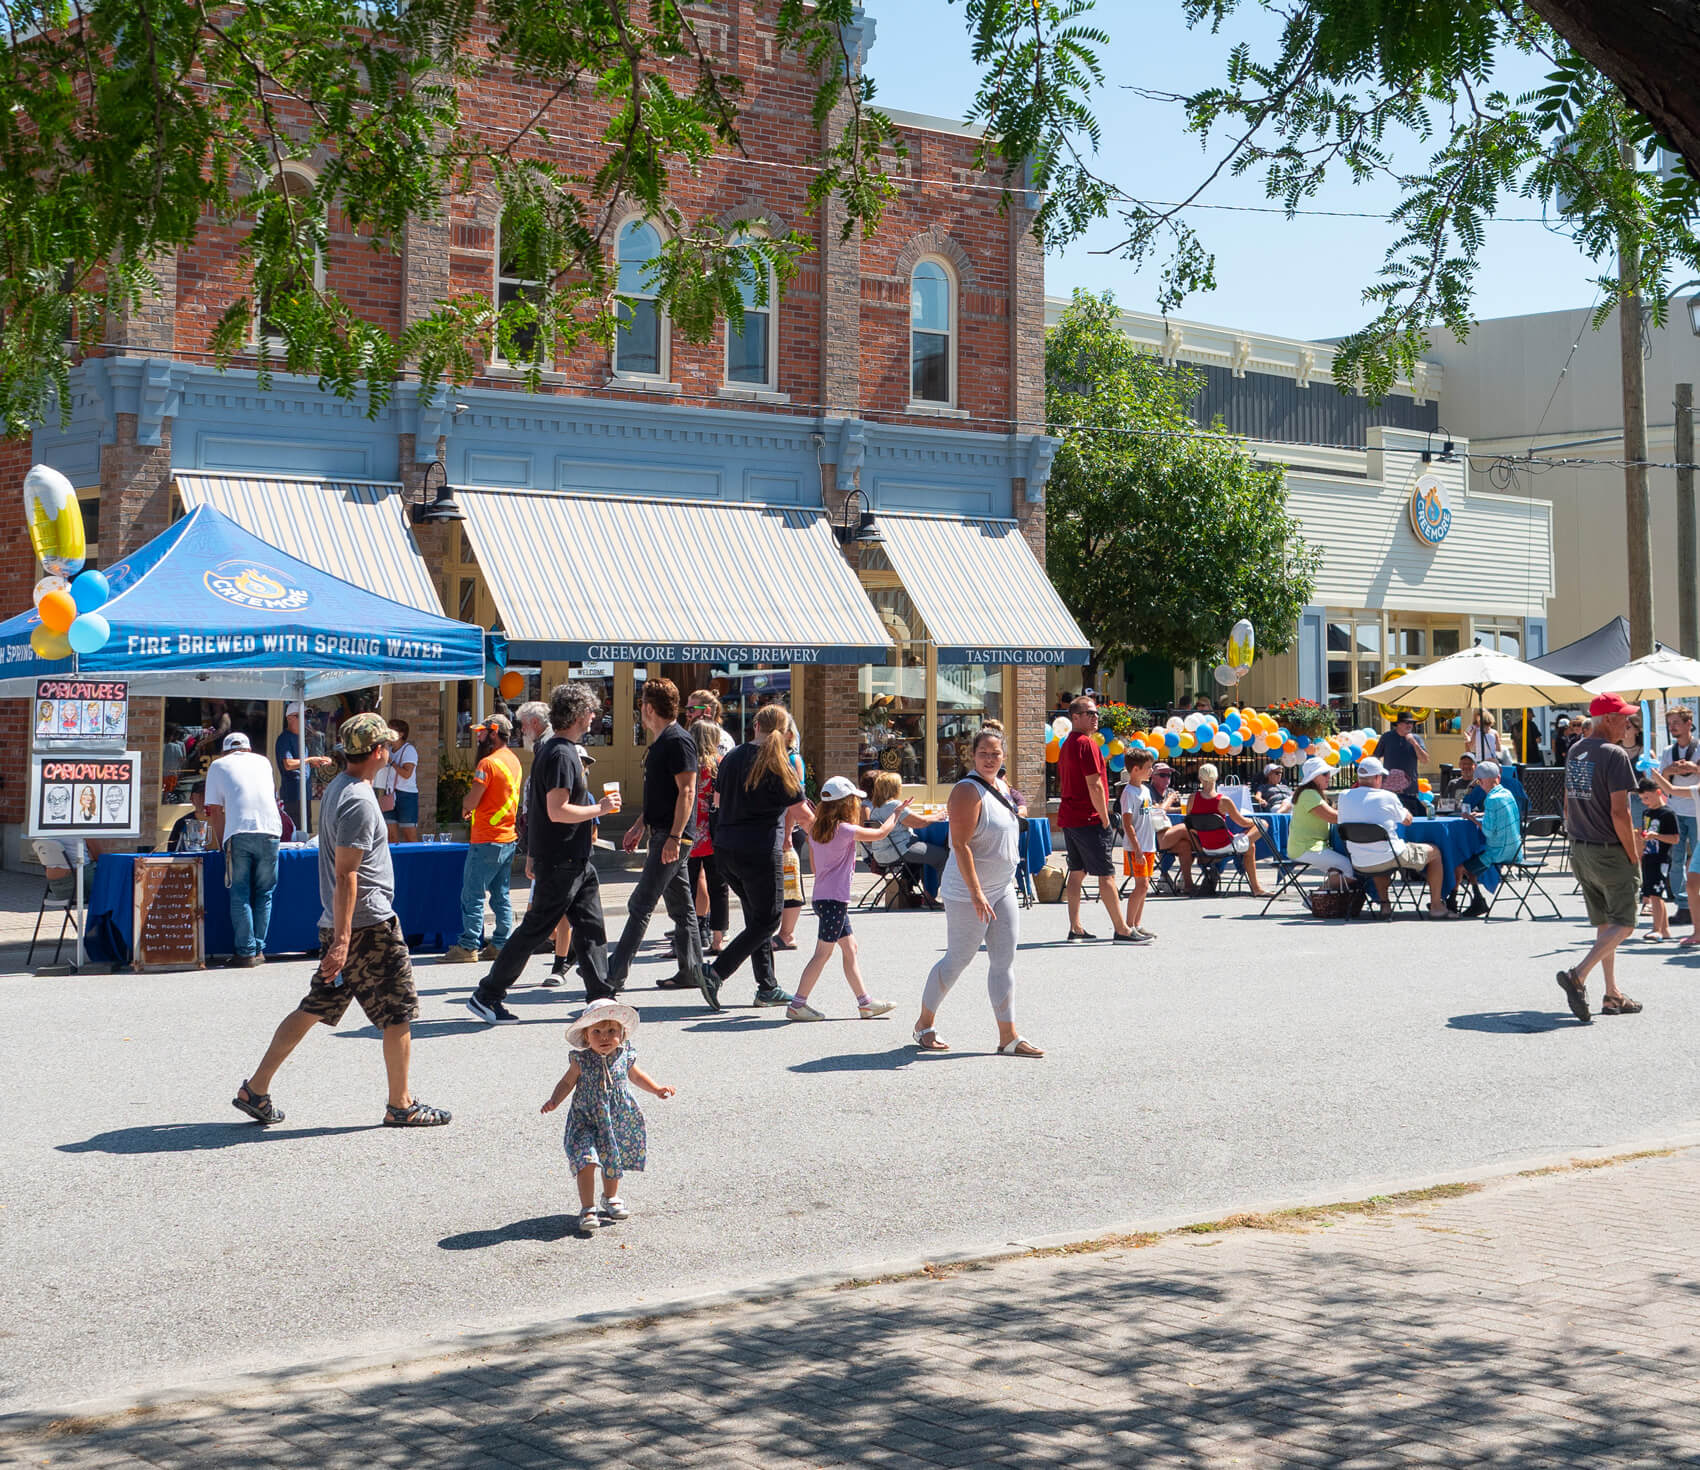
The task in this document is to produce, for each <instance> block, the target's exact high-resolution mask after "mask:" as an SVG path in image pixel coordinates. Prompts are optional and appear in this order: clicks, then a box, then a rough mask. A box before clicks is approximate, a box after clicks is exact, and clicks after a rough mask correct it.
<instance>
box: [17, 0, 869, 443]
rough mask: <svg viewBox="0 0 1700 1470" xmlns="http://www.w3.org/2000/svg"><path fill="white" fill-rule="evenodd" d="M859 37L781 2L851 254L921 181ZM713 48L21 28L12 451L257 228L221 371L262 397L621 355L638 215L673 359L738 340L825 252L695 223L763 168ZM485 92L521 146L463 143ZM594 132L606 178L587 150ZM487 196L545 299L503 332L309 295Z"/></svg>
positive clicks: (697, 38) (468, 34) (230, 20)
mask: <svg viewBox="0 0 1700 1470" xmlns="http://www.w3.org/2000/svg"><path fill="white" fill-rule="evenodd" d="M853 10H854V5H853V0H813V3H805V0H771V14H772V15H773V17H774V19H775V21H776V24H777V29H778V38H779V45H780V47H781V48H783V49H784V50H785V51H787V52H789V53H790V54H791V55H793V56H795V57H801V58H802V59H803V60H804V61H805V62H806V64H807V65H808V66H809V67H810V68H812V69H813V74H814V75H816V76H818V77H819V78H820V81H819V85H818V88H817V92H816V97H815V110H816V115H817V118H826V117H827V116H829V115H831V116H832V117H834V118H839V117H842V118H843V119H844V120H845V121H844V126H843V127H842V128H839V129H837V130H836V132H835V133H834V135H833V138H832V141H831V143H830V145H829V146H828V147H827V148H826V149H825V150H824V151H823V153H822V155H821V157H820V158H819V159H818V160H817V164H818V173H817V176H816V178H815V179H814V180H813V183H812V188H811V198H812V201H813V203H814V204H815V205H816V206H818V205H820V204H822V203H824V202H825V201H826V200H827V199H828V198H830V197H837V198H838V199H839V200H840V201H841V202H842V205H843V209H844V228H845V230H846V232H848V231H849V230H850V229H852V228H861V229H864V230H871V229H872V228H873V227H874V226H875V225H876V224H877V223H878V220H879V217H880V213H881V211H882V209H883V207H884V204H885V202H886V200H887V199H888V198H889V197H890V196H891V194H892V192H893V186H892V184H891V181H890V179H889V177H888V175H887V173H886V171H885V164H884V163H883V162H882V157H881V155H882V150H883V151H884V153H885V155H886V157H888V158H889V157H891V156H893V155H898V154H901V152H902V147H901V140H899V139H897V138H896V137H895V135H894V133H893V130H892V128H891V125H890V123H889V121H888V120H887V119H886V118H885V117H884V116H883V114H881V113H879V112H877V111H875V110H874V108H873V107H872V105H871V104H872V98H873V84H872V82H871V81H869V80H868V79H867V78H866V77H864V76H862V75H860V73H859V72H858V70H857V68H856V66H855V65H854V64H853V62H854V58H852V57H851V56H850V54H849V51H848V48H847V43H846V39H845V32H844V29H843V28H844V26H845V25H846V24H847V23H849V22H850V21H851V20H852V18H853ZM700 23H701V16H700V11H699V9H698V7H695V6H687V5H685V4H683V3H682V0H641V3H639V0H245V3H243V4H241V5H238V6H223V5H215V4H209V3H207V0H6V3H5V4H4V5H0V24H4V25H5V26H6V27H7V31H8V34H7V36H6V37H5V40H6V42H7V44H5V45H3V46H0V266H3V269H0V432H4V433H6V434H15V433H19V432H23V431H25V430H26V429H27V427H28V426H29V425H30V424H32V423H34V422H37V421H39V420H41V419H42V418H43V417H44V416H46V415H48V414H49V413H51V412H53V411H54V410H55V409H57V411H58V412H59V413H60V414H61V415H63V414H64V413H65V412H67V411H68V404H69V394H68V392H67V391H66V387H67V382H68V379H67V372H68V369H69V367H70V365H71V364H72V362H73V361H74V360H75V355H76V354H77V353H79V352H87V351H89V350H92V349H93V348H95V347H96V346H97V344H99V343H100V342H101V341H102V340H103V338H104V335H105V329H106V322H107V318H108V317H109V316H112V315H114V314H117V313H121V312H123V311H125V310H129V309H132V308H135V307H138V306H140V305H141V304H142V303H143V302H144V301H145V299H146V297H147V295H148V294H149V292H150V290H151V289H152V288H153V286H154V284H155V282H154V276H153V273H152V271H151V269H150V263H151V262H153V261H155V260H157V259H159V258H161V257H162V256H165V255H168V254H170V253H171V252H172V251H175V250H178V249H181V248H183V247H186V246H189V245H191V244H193V243H194V242H195V240H196V239H197V237H198V236H199V235H200V233H201V232H202V231H203V230H204V229H205V228H206V227H207V226H208V225H209V224H213V225H229V226H235V227H237V228H238V229H239V231H240V232H241V235H242V238H243V252H244V255H243V260H244V266H243V271H244V287H245V289H244V290H243V292H242V293H241V296H240V299H238V300H236V301H234V302H233V303H232V304H231V306H230V308H229V309H228V310H227V311H226V312H225V313H224V314H223V316H222V317H221V318H220V319H219V321H218V322H217V323H216V324H215V326H214V328H213V330H212V333H211V338H210V341H209V342H208V343H207V344H206V345H207V348H208V350H209V351H210V352H211V353H212V354H213V356H214V357H215V359H216V360H217V361H219V362H220V363H221V364H222V363H224V362H227V361H228V360H229V359H230V358H231V357H233V356H236V355H239V354H247V353H253V354H255V355H256V356H257V357H258V359H259V364H260V371H261V375H262V379H263V378H264V377H266V376H267V375H269V373H270V372H271V371H273V370H275V369H277V368H280V367H282V368H287V369H288V370H289V371H291V372H296V373H307V374H312V375H315V376H317V377H318V378H319V379H320V381H321V382H322V384H323V385H324V386H325V387H327V388H329V389H331V390H333V391H335V392H337V393H339V394H342V395H345V396H352V395H353V394H355V392H356V391H357V390H359V389H361V388H362V387H363V388H364V389H365V390H366V391H367V393H368V395H369V402H370V405H371V407H372V409H373V411H376V409H377V408H378V407H379V406H381V405H382V403H383V402H384V401H385V400H386V398H387V396H388V394H389V392H390V390H391V386H392V384H393V383H394V381H395V379H396V378H397V376H398V375H399V374H400V373H402V372H403V371H409V372H412V373H415V374H416V375H417V376H418V377H419V379H420V380H421V383H422V386H423V387H424V388H426V389H429V388H431V387H432V386H433V385H434V384H435V383H436V382H437V381H438V380H440V379H444V378H447V379H449V380H450V381H453V382H461V381H464V380H465V379H467V378H468V377H470V376H472V375H473V373H474V372H476V371H477V370H478V368H479V366H480V364H481V362H482V361H483V359H484V357H485V355H486V354H487V352H488V348H489V346H490V344H491V342H492V340H494V341H495V342H496V343H498V344H499V346H500V349H501V352H502V355H503V357H504V358H505V359H506V360H507V361H509V362H511V363H514V364H516V365H517V366H519V367H521V368H522V369H523V370H524V371H525V372H526V374H527V377H528V380H529V382H530V384H531V386H533V387H535V386H536V385H537V384H538V382H539V381H540V378H541V373H542V372H543V370H545V369H546V368H549V367H551V366H553V364H554V362H555V359H556V357H557V355H561V354H566V353H570V352H572V351H573V350H574V348H575V347H577V346H579V345H580V344H582V343H584V342H586V341H602V342H609V341H612V336H613V332H614V331H615V330H616V327H615V320H616V315H615V314H616V305H615V299H614V291H615V282H616V272H615V270H614V264H613V260H612V258H611V257H612V253H613V248H614V231H615V229H616V228H617V226H618V224H619V223H620V221H621V220H622V219H623V218H624V217H625V216H626V215H627V214H628V213H631V212H640V213H644V214H646V215H648V216H649V217H650V218H652V219H653V220H654V221H655V222H656V223H657V224H658V225H659V226H660V227H661V229H662V233H663V235H664V236H665V237H666V245H665V248H664V251H663V254H662V257H661V259H660V260H659V261H658V262H657V263H656V267H655V270H654V285H655V289H656V291H657V294H658V296H659V297H660V298H661V300H662V301H663V303H664V304H665V305H666V307H667V309H668V310H669V312H670V313H671V316H672V320H673V322H674V325H675V328H676V330H678V331H679V332H680V333H681V334H682V335H683V336H684V337H685V338H686V339H687V340H689V341H693V342H701V341H706V340H708V338H709V337H710V336H711V335H712V333H713V331H714V328H715V324H716V323H717V321H718V320H719V319H720V318H722V317H726V318H729V319H731V320H732V321H733V322H734V323H740V322H741V321H742V302H741V295H740V285H741V281H742V279H743V277H744V275H745V273H746V272H747V271H748V270H749V269H750V265H749V260H750V257H751V256H755V257H759V258H760V260H761V261H762V262H765V264H767V265H769V266H771V267H772V269H773V271H774V275H775V278H776V280H777V282H778V284H779V286H780V288H781V289H783V287H784V285H785V283H786V282H787V281H788V280H789V279H790V278H791V276H792V275H793V274H794V272H795V269H796V260H797V257H798V255H799V254H800V253H801V252H802V251H804V250H806V249H807V248H808V241H807V240H806V239H805V238H804V237H802V236H800V235H791V236H788V237H786V238H782V239H772V240H769V239H765V238H762V239H752V240H748V241H743V240H740V239H739V238H738V236H737V233H736V231H729V230H727V229H725V228H723V227H722V226H721V225H720V224H719V223H718V222H716V221H713V220H708V219H700V218H693V217H690V216H689V215H688V214H687V213H686V211H685V210H684V209H683V208H681V207H680V206H679V204H678V203H677V202H676V200H675V196H674V188H673V185H674V181H675V179H676V178H681V177H687V178H688V177H690V176H692V175H694V174H696V173H697V172H698V171H700V169H701V168H702V166H703V165H704V164H705V163H706V162H707V161H708V160H709V158H710V157H712V156H713V155H714V154H715V153H717V152H726V151H737V150H738V149H739V148H740V147H741V142H740V138H739V132H738V126H739V114H738V105H737V104H738V91H739V85H738V81H739V79H738V78H737V77H736V76H735V75H733V74H732V73H731V71H730V69H729V67H728V66H727V65H726V64H724V63H723V62H722V61H721V60H720V58H719V54H718V52H717V51H716V50H715V48H714V47H713V46H711V45H710V44H709V40H708V39H707V38H705V36H704V35H703V34H702V33H701V32H700V30H699V26H700ZM485 71H488V72H490V73H491V74H493V75H494V76H496V77H498V78H505V77H506V76H507V75H508V74H511V75H512V77H513V79H514V80H515V81H516V82H517V84H518V88H519V92H518V95H521V96H530V97H532V98H534V99H535V102H536V108H535V112H534V113H533V114H532V115H531V116H530V117H528V118H526V119H524V120H523V121H522V123H521V124H520V125H519V126H518V127H517V128H514V127H512V126H508V125H505V124H498V123H497V122H496V121H495V120H494V119H492V118H480V117H474V116H471V115H469V112H468V110H467V108H466V106H465V103H464V100H463V96H464V94H465V93H466V92H467V91H468V89H470V87H471V86H472V85H473V84H474V83H475V82H476V81H477V79H478V77H479V75H480V74H481V73H482V72H485ZM556 128H558V129H560V131H561V133H562V134H563V137H562V138H561V139H559V140H557V138H556V137H555V136H554V134H553V132H552V129H556ZM589 129H594V130H597V136H596V141H597V142H598V143H599V144H600V152H599V155H598V157H597V159H596V162H595V165H594V167H592V168H590V169H589V171H588V172H586V171H582V170H580V169H579V168H577V167H576V166H569V164H568V163H567V162H565V161H564V160H565V159H566V158H567V156H568V154H567V149H566V146H565V145H566V144H568V143H579V142H582V141H583V138H582V137H580V136H578V133H579V132H582V131H583V130H589ZM573 130H576V131H573ZM292 161H294V162H299V163H309V162H310V164H311V166H312V169H313V171H314V173H315V174H316V178H315V180H314V182H313V184H312V187H311V188H310V189H308V190H306V191H305V192H302V193H283V192H280V191H278V190H277V189H275V188H274V186H273V181H274V180H275V179H276V177H277V175H278V174H279V171H280V170H281V169H282V167H283V166H284V165H285V164H287V163H290V162H292ZM488 189H493V190H494V191H495V192H496V194H497V195H498V196H499V197H500V200H501V203H502V207H503V213H504V219H505V222H506V225H507V229H508V232H509V238H510V239H512V240H518V241H520V242H521V251H522V254H523V256H524V258H525V259H526V261H527V263H528V266H529V267H530V268H531V269H532V270H534V271H535V279H537V280H539V281H540V282H542V285H541V286H540V287H539V288H538V289H537V290H536V291H535V292H532V293H529V294H528V295H526V296H524V297H521V298H520V299H517V300H515V301H513V302H510V303H509V304H508V305H507V306H506V307H504V308H503V309H502V310H501V311H500V312H498V311H497V309H496V307H495V305H494V304H493V303H492V301H491V300H490V297H489V295H488V293H482V292H481V293H476V294H471V295H466V296H459V297H453V298H448V299H444V300H440V301H437V302H435V303H433V304H431V306H430V308H429V309H428V310H426V311H425V312H423V313H422V314H421V315H420V316H419V317H418V319H416V320H412V321H409V322H408V323H407V324H406V325H405V326H404V327H403V329H402V330H401V331H400V332H399V333H392V332H390V331H388V330H385V329H384V328H381V327H378V326H374V325H373V324H371V323H369V322H366V321H364V320H362V318H361V317H360V315H359V314H358V312H357V311H356V310H355V308H354V306H353V304H351V303H350V302H349V301H346V300H344V299H343V298H342V297H341V296H340V295H339V294H338V293H337V291H336V290H334V289H332V288H329V287H323V286H319V285H317V284H316V283H315V281H314V271H313V265H314V260H315V254H316V252H317V251H319V250H320V249H322V247H323V245H324V244H325V242H326V241H327V239H328V238H329V236H330V233H331V230H332V227H333V222H334V223H335V226H336V228H337V229H339V230H342V229H346V230H352V231H353V232H355V233H356V234H357V235H358V236H359V237H360V238H361V239H363V240H364V241H366V242H367V244H368V245H369V247H370V248H371V249H372V250H373V251H374V252H378V253H394V252H396V251H398V250H399V249H400V248H401V244H402V241H403V239H404V236H405V231H406V227H407V225H408V223H409V221H414V220H441V219H444V218H446V217H447V216H448V214H449V211H450V208H451V205H452V203H453V201H454V199H455V198H456V196H460V195H465V194H468V193H471V192H473V191H482V190H488ZM756 274H757V276H758V278H759V279H761V280H762V283H763V284H762V286H761V287H760V288H758V289H760V290H762V291H765V272H763V271H757V272H756ZM261 303H263V308H264V317H265V321H266V324H267V328H268V330H267V331H266V332H264V333H260V334H258V338H257V340H255V332H254V323H255V320H256V315H257V313H258V312H259V311H260V307H261ZM273 337H275V338H276V339H277V342H278V345H276V346H274V345H272V342H271V340H270V339H271V338H273Z"/></svg>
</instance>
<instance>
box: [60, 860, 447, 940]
mask: <svg viewBox="0 0 1700 1470" xmlns="http://www.w3.org/2000/svg"><path fill="white" fill-rule="evenodd" d="M466 852H467V846H466V844H465V843H464V842H397V843H394V844H392V845H391V847H390V858H391V861H392V862H393V863H394V865H395V907H396V913H397V915H399V917H400V918H401V928H402V933H403V934H405V935H406V936H407V943H408V947H409V948H410V949H414V950H418V951H421V952H434V951H441V950H445V949H447V948H448V947H449V946H450V945H451V944H453V943H454V942H455V940H456V939H457V938H458V937H459V936H460V881H461V873H462V871H463V870H464V868H465V867H466ZM136 856H137V855H136V854H135V853H128V852H109V853H105V854H103V855H102V856H101V858H100V861H99V862H97V863H96V864H95V869H94V878H93V881H92V882H91V883H90V884H89V892H88V927H87V930H86V933H87V941H86V947H87V950H88V955H89V958H90V959H93V960H101V961H104V962H106V963H108V964H128V963H129V962H130V939H131V930H132V926H133V924H134V922H135V903H134V897H133V892H134V888H133V885H134V882H135V866H136V864H135V860H136ZM178 856H180V857H183V858H185V859H186V860H188V861H191V862H199V863H200V864H201V865H202V867H203V869H204V871H203V873H202V875H201V897H202V902H203V903H204V904H205V906H206V934H205V952H206V953H207V954H209V955H220V954H229V953H231V951H232V950H233V948H234V947H235V942H236V941H235V937H234V934H233V932H232V930H231V927H230V893H229V890H228V889H227V888H226V887H225V886H224V854H223V853H221V852H207V853H200V854H196V855H190V854H187V853H182V854H178ZM319 914H320V906H319V849H318V848H317V847H280V848H279V849H278V853H277V888H276V889H275V890H274V891H273V893H272V921H271V928H270V930H269V931H268V932H267V934H266V953H267V954H300V953H303V952H304V951H307V950H313V949H317V948H318V947H319Z"/></svg>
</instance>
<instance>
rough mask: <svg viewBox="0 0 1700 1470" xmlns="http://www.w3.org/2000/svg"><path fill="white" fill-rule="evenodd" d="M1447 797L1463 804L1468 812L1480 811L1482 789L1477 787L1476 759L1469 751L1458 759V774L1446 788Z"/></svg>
mask: <svg viewBox="0 0 1700 1470" xmlns="http://www.w3.org/2000/svg"><path fill="white" fill-rule="evenodd" d="M1446 794H1447V796H1449V797H1451V798H1452V800H1453V801H1456V802H1460V803H1462V804H1463V806H1464V808H1465V809H1466V810H1467V811H1480V810H1481V806H1482V797H1483V792H1482V788H1481V787H1480V786H1478V785H1476V758H1475V756H1473V755H1471V754H1470V752H1469V751H1467V750H1466V751H1465V752H1464V753H1463V754H1462V755H1461V756H1459V757H1458V774H1457V775H1456V776H1454V777H1453V778H1452V780H1451V781H1450V783H1448V785H1447V787H1446Z"/></svg>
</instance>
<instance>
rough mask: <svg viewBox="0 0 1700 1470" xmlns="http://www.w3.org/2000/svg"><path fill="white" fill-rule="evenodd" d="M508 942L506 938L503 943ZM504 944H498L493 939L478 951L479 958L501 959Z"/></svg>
mask: <svg viewBox="0 0 1700 1470" xmlns="http://www.w3.org/2000/svg"><path fill="white" fill-rule="evenodd" d="M506 943H507V940H505V939H504V940H503V941H502V944H506ZM502 944H497V943H496V942H495V941H494V940H492V941H491V942H490V943H489V944H486V945H485V946H484V948H483V949H481V950H479V951H478V958H479V959H481V960H494V959H499V958H500V957H501V953H502Z"/></svg>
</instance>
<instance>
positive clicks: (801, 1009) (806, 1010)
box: [756, 1000, 889, 1021]
mask: <svg viewBox="0 0 1700 1470" xmlns="http://www.w3.org/2000/svg"><path fill="white" fill-rule="evenodd" d="M756 1004H757V1005H760V1004H761V1002H760V1001H759V1000H758V1001H757V1002H756ZM888 1009H889V1007H888ZM785 1019H786V1020H787V1021H824V1020H825V1019H826V1016H825V1015H824V1014H822V1013H821V1012H820V1011H817V1010H816V1009H815V1008H814V1007H813V1006H812V1005H810V1004H809V1003H808V1002H807V1001H806V1000H794V1001H792V1002H791V1004H790V1005H788V1006H786V1007H785Z"/></svg>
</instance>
